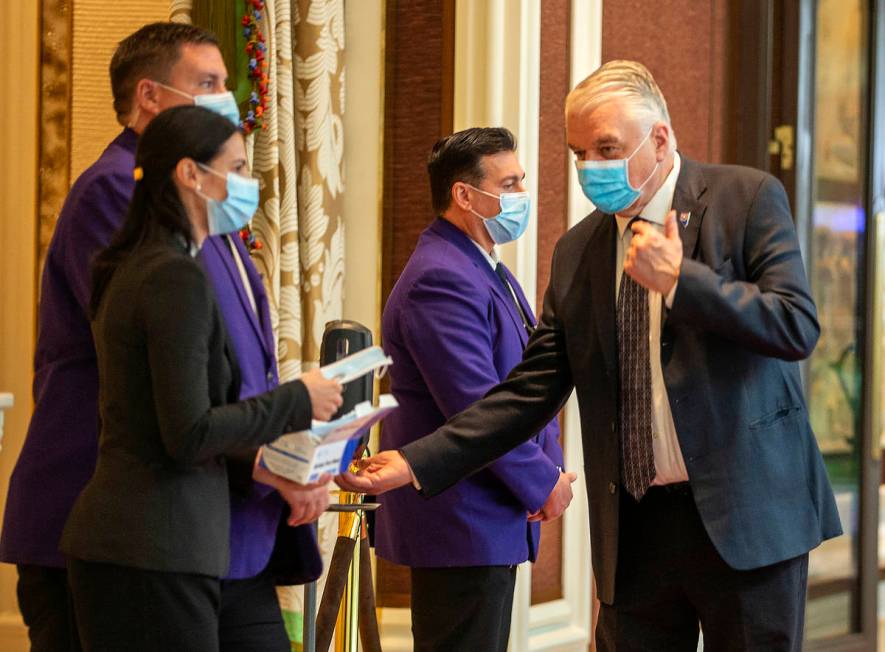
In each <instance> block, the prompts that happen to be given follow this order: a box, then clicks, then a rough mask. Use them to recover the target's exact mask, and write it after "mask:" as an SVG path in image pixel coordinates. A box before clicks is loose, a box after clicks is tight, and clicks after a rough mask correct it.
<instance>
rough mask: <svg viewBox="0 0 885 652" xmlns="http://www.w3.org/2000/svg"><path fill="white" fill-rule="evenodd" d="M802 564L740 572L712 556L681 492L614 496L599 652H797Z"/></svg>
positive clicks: (684, 488) (804, 576)
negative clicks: (612, 576)
mask: <svg viewBox="0 0 885 652" xmlns="http://www.w3.org/2000/svg"><path fill="white" fill-rule="evenodd" d="M807 583H808V555H807V554H804V555H801V556H799V557H796V558H794V559H789V560H786V561H783V562H780V563H777V564H773V565H771V566H766V567H764V568H758V569H753V570H747V571H739V570H734V569H733V568H731V567H729V566H728V565H727V564H726V563H725V562H724V561H723V560H722V558H721V557H720V556H719V554H718V553H717V552H716V549H715V548H714V547H713V544H712V542H711V541H710V538H709V537H708V536H707V532H706V530H705V529H704V525H703V523H702V522H701V518H700V515H699V514H698V511H697V508H696V507H695V503H694V498H693V497H692V495H691V490H690V489H689V487H688V483H683V484H680V485H672V486H669V487H652V488H651V489H649V491H648V493H647V494H646V495H645V496H644V497H643V499H642V500H641V501H640V502H639V503H637V502H636V501H634V500H633V498H631V497H630V496H629V495H628V494H627V492H626V491H623V489H622V491H621V503H620V530H619V533H618V569H617V576H616V580H615V600H614V604H613V605H605V604H603V605H602V607H601V610H600V614H599V624H598V626H597V629H596V642H597V646H598V649H599V650H600V652H608V651H610V650H617V652H630V651H633V650H637V651H638V650H654V651H655V652H665V651H667V650H680V651H682V650H684V651H686V652H688V651H690V652H694V651H695V650H696V649H697V642H698V627H699V626H700V627H701V628H702V629H703V632H704V649H706V650H711V651H713V652H719V651H720V650H742V651H743V650H760V651H761V650H764V651H765V652H779V651H790V652H792V651H794V650H795V651H797V652H798V651H799V650H801V648H802V634H803V628H804V622H805V588H806V585H807Z"/></svg>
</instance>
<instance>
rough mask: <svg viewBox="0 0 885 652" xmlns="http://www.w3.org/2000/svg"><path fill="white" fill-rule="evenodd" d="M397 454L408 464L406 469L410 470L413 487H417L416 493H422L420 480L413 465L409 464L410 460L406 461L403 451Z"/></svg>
mask: <svg viewBox="0 0 885 652" xmlns="http://www.w3.org/2000/svg"><path fill="white" fill-rule="evenodd" d="M397 453H399V456H400V457H401V458H403V462H405V463H406V467H407V468H408V469H409V478H411V482H412V486H413V487H415V490H416V491H421V483H420V482H418V478H416V477H415V472H414V471H413V470H412V465H411V464H409V460H407V459H406V456H405V455H403V452H402V451H397Z"/></svg>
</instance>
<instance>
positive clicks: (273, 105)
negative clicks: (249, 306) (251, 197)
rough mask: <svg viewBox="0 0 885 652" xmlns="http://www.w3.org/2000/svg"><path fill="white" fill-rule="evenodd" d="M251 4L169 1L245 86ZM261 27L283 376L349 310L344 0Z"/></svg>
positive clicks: (264, 174)
mask: <svg viewBox="0 0 885 652" xmlns="http://www.w3.org/2000/svg"><path fill="white" fill-rule="evenodd" d="M245 11H246V8H245V2H244V0H171V16H172V20H179V21H184V22H188V21H190V20H191V18H193V22H195V23H197V24H200V25H204V26H206V27H209V28H211V29H213V30H214V31H215V32H216V33H217V34H219V37H220V38H221V39H222V44H223V50H225V51H224V57H225V63H226V64H227V66H228V70H229V71H230V72H231V73H233V71H234V70H238V71H239V74H238V76H237V78H236V79H237V80H238V84H239V85H240V86H241V87H242V86H243V80H246V76H245V67H244V64H245V61H246V57H245V55H242V54H241V53H242V52H243V49H242V46H243V44H244V42H243V40H242V36H241V34H242V26H241V24H240V20H241V19H242V16H243V15H244V13H245ZM261 29H262V31H263V33H264V36H265V40H266V44H267V47H268V51H267V57H266V58H267V60H268V62H269V67H268V75H269V98H270V102H269V104H268V109H267V112H266V114H265V121H266V128H265V129H260V130H257V131H255V132H254V133H253V134H252V135H251V136H250V137H249V139H248V141H249V142H248V148H249V150H250V151H251V162H252V173H253V175H254V176H255V177H257V178H258V179H259V181H260V184H261V206H260V208H259V211H258V212H257V213H256V215H255V218H254V220H253V221H252V230H253V232H254V233H255V235H256V237H257V239H258V240H259V241H260V242H261V244H262V247H261V249H258V250H256V251H254V252H253V256H254V262H255V264H256V266H257V267H258V270H259V271H260V272H261V273H262V274H263V276H264V281H265V285H266V286H267V290H268V296H269V298H270V302H271V313H272V320H273V324H274V333H275V335H276V338H277V342H278V347H277V353H278V359H279V363H280V378H281V379H282V380H284V381H285V380H290V379H292V378H294V377H296V376H298V374H300V373H301V371H302V370H304V369H309V368H311V367H313V366H315V365H316V364H317V362H318V360H319V349H320V341H321V338H322V333H323V329H324V327H325V324H326V322H328V321H331V320H334V319H340V318H341V312H342V302H343V297H342V293H343V285H344V224H343V219H342V214H341V211H342V203H343V193H344V176H343V167H344V161H343V156H344V141H343V115H344V78H345V77H344V0H267V1H266V3H265V7H264V11H263V12H262V17H261ZM231 30H233V31H231ZM238 35H239V36H238ZM238 39H239V40H238ZM232 47H233V49H234V50H235V52H234V53H233V54H232V53H231V52H230V49H231V48H232ZM232 76H233V74H232ZM246 81H247V80H246ZM231 88H233V87H232V86H231ZM247 94H248V93H247ZM240 97H243V96H242V95H240ZM337 529H338V521H337V516H336V515H334V514H327V515H324V516H323V517H322V518H321V519H320V528H319V534H320V537H319V538H320V548H321V550H322V552H323V557H324V560H325V563H326V566H328V563H329V560H330V558H331V554H332V548H333V546H334V543H335V538H336V536H337ZM324 581H325V576H324V577H323V578H321V580H320V591H322V586H323V583H324ZM280 602H281V605H282V607H283V615H284V617H285V619H286V623H287V626H288V628H289V632H290V636H291V638H292V641H293V649H300V643H301V623H302V617H301V610H302V607H301V605H302V591H301V589H300V587H283V588H282V589H281V590H280Z"/></svg>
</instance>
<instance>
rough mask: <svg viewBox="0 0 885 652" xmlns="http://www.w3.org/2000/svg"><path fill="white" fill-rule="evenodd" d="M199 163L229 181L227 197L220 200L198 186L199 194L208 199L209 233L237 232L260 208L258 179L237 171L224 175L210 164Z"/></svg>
mask: <svg viewBox="0 0 885 652" xmlns="http://www.w3.org/2000/svg"><path fill="white" fill-rule="evenodd" d="M197 165H199V166H200V167H201V168H202V169H204V170H205V171H206V172H210V173H212V174H214V175H215V176H217V177H221V178H222V179H226V181H227V197H225V198H224V199H222V200H220V201H219V200H217V199H212V198H211V197H207V196H206V195H204V194H203V193H201V192H200V189H199V187H198V188H197V194H199V195H200V197H202V198H203V199H205V200H206V207H207V210H208V214H209V235H222V234H224V233H236V232H237V231H239V230H240V229H242V228H243V227H244V226H246V225H247V224H248V223H249V220H251V219H252V216H253V215H254V214H255V211H256V210H258V179H253V178H251V177H244V176H240V175H239V174H237V173H235V172H228V173H227V175H224V174H222V173H221V172H218V171H216V170H213V169H212V168H210V167H209V166H208V165H204V164H202V163H198V164H197Z"/></svg>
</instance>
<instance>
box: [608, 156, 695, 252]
mask: <svg viewBox="0 0 885 652" xmlns="http://www.w3.org/2000/svg"><path fill="white" fill-rule="evenodd" d="M681 167H682V159H680V158H679V152H674V153H673V168H672V169H671V170H670V174H668V175H667V178H666V179H664V183H662V184H661V187H660V188H658V191H657V192H656V193H655V194H654V195H653V196H652V198H651V199H650V200H649V202H648V204H646V205H645V208H643V209H642V215H641V217H642V219H644V220H647V221H649V222H654V223H655V224H659V225H661V226H663V225H664V221H665V220H666V219H667V213H669V212H670V209H671V208H673V195H674V194H675V193H676V180H677V179H678V178H679V170H680V168H681ZM615 219H616V220H617V223H618V233H620V235H621V237H623V235H624V230H625V229H626V228H627V225H628V224H629V223H630V220H632V219H633V218H632V217H621V216H620V215H616V216H615Z"/></svg>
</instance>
